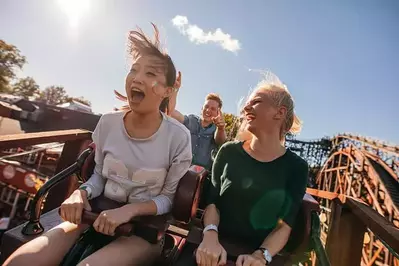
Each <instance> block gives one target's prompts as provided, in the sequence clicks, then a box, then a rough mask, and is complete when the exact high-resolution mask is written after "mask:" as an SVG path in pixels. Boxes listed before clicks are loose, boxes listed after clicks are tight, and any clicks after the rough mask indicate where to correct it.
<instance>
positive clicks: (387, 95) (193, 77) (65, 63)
mask: <svg viewBox="0 0 399 266" xmlns="http://www.w3.org/2000/svg"><path fill="white" fill-rule="evenodd" d="M86 1H87V2H88V6H86V8H83V11H82V12H81V13H78V11H79V6H77V7H73V6H72V7H71V8H66V7H65V6H63V5H62V4H60V1H58V0H53V1H52V0H42V1H39V0H38V1H30V0H25V1H22V0H20V1H15V0H3V1H2V4H1V7H2V8H1V9H0V38H2V39H4V40H5V41H7V42H9V43H12V44H15V45H16V46H17V47H18V48H19V49H20V50H21V51H22V53H23V54H24V55H26V57H27V59H28V62H29V64H27V65H26V66H25V68H24V70H23V72H22V73H21V74H20V75H21V76H32V77H34V78H35V80H36V81H37V82H38V84H39V85H40V86H41V87H42V88H44V87H46V86H49V85H63V86H64V87H65V88H66V90H67V91H68V93H69V94H71V95H73V96H84V97H85V98H87V99H89V100H90V101H91V102H92V105H93V110H94V111H96V112H100V113H104V112H108V111H111V110H112V108H113V107H114V106H120V103H119V102H118V101H117V100H115V99H114V96H113V90H114V89H117V90H120V91H123V90H124V78H125V75H126V73H127V70H128V68H129V61H128V60H127V58H126V53H125V44H126V33H127V31H128V30H130V29H133V28H134V27H135V26H136V25H139V26H141V27H142V28H143V29H144V30H145V31H146V32H150V30H151V28H150V24H149V22H150V21H152V22H154V23H156V24H157V25H158V26H159V27H160V30H161V36H162V39H163V41H164V43H165V44H166V45H165V46H166V48H167V49H168V50H169V52H170V53H171V56H172V58H173V60H174V62H175V64H176V66H177V68H178V69H179V70H181V71H182V72H183V87H182V88H181V91H180V93H179V98H178V109H179V110H180V111H182V112H183V113H199V110H200V108H201V105H202V102H203V99H204V97H205V95H206V94H207V93H209V92H218V93H219V94H220V95H221V96H222V97H223V100H224V103H225V107H224V111H225V112H231V113H236V112H237V102H238V100H239V99H240V97H242V96H245V95H247V92H248V90H249V89H250V88H251V87H253V86H255V85H256V83H257V82H258V80H259V79H260V75H259V73H257V72H251V71H248V68H252V69H270V70H272V71H273V72H274V73H275V74H277V75H278V77H279V78H280V79H281V80H282V81H283V82H284V83H286V84H287V85H288V89H289V90H290V91H291V93H292V95H293V96H294V99H295V102H296V111H297V114H298V115H299V116H300V118H301V119H302V120H303V122H304V128H303V131H302V133H301V135H300V138H303V139H314V138H320V137H323V136H331V135H334V134H336V133H338V132H352V133H358V134H361V135H363V136H371V137H375V138H378V139H382V140H386V141H391V142H394V143H397V144H399V119H398V114H399V112H398V109H399V108H398V104H399V87H398V84H399V1H395V0H386V1H377V0H374V1H372V0H353V1H347V0H334V1H320V0H302V1H294V0H292V1H282V0H278V1H277V0H275V1H268V0H251V1H239V0H230V1H227V0H219V1H214V0H203V1H183V0H181V1H180V0H178V1H162V0H158V1H155V0H149V1H138V0H118V1H116V0H113V1H112V0H109V1H106V0H80V1H77V2H78V3H86ZM68 2H69V3H74V2H76V0H69V1H68ZM171 3H173V5H172V4H171ZM67 10H70V12H69V13H68V12H66V11H67ZM68 14H69V15H68ZM79 14H80V15H79ZM78 15H79V16H78ZM76 16H77V17H78V18H80V19H79V20H78V22H77V23H76V20H73V18H74V17H76ZM176 16H183V17H186V18H187V20H188V23H189V24H186V25H185V27H184V28H183V29H184V30H186V31H185V33H186V34H182V32H181V31H179V28H178V27H176V26H175V25H174V24H173V23H172V19H173V18H175V17H176ZM190 25H191V28H190V29H191V31H190V30H189V32H191V33H193V34H194V35H190V34H189V33H187V29H188V28H189V27H190ZM193 25H196V26H197V27H198V28H193ZM199 28H200V29H202V30H203V32H205V33H207V32H211V33H212V32H214V31H215V30H216V29H217V28H220V29H221V31H223V33H225V34H229V35H230V38H231V39H233V41H230V43H229V42H228V41H229V38H228V36H227V35H218V37H219V40H225V41H227V42H226V43H227V45H225V48H226V47H227V48H226V49H224V48H223V47H222V45H220V43H216V42H212V41H208V42H207V43H202V44H197V43H196V42H195V40H204V36H203V35H201V34H198V29H199ZM193 29H197V31H194V30H193ZM180 30H181V28H180ZM200 33H201V32H200ZM190 36H192V38H194V41H192V40H190V38H189V37H190ZM193 36H194V37H193ZM209 36H213V35H208V37H209ZM201 38H202V39H201ZM210 39H212V38H210ZM214 39H215V38H213V40H214ZM234 40H237V41H236V42H234ZM237 42H238V43H239V46H240V49H239V50H236V51H235V52H232V51H229V50H228V48H229V49H230V50H233V48H234V47H235V48H237Z"/></svg>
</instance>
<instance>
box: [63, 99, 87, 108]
mask: <svg viewBox="0 0 399 266" xmlns="http://www.w3.org/2000/svg"><path fill="white" fill-rule="evenodd" d="M70 101H75V102H79V103H81V104H84V105H87V106H89V107H91V102H90V101H89V100H86V99H85V98H83V97H70V98H69V99H68V102H70Z"/></svg>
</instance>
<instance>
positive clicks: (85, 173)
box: [79, 142, 96, 182]
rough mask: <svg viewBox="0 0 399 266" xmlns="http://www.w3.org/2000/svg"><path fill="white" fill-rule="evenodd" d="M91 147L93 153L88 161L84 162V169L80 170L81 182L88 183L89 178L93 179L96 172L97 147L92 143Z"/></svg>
mask: <svg viewBox="0 0 399 266" xmlns="http://www.w3.org/2000/svg"><path fill="white" fill-rule="evenodd" d="M89 147H90V148H92V149H93V151H92V152H91V153H90V155H89V156H88V157H87V158H86V160H85V161H84V163H83V165H82V168H81V169H80V172H79V175H80V180H81V181H83V182H86V181H87V180H89V178H90V177H91V175H92V174H93V172H94V167H95V166H96V163H95V161H94V156H95V151H96V145H95V144H94V142H92V143H90V145H89Z"/></svg>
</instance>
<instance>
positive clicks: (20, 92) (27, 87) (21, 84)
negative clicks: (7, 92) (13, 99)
mask: <svg viewBox="0 0 399 266" xmlns="http://www.w3.org/2000/svg"><path fill="white" fill-rule="evenodd" d="M11 92H12V94H13V95H16V96H21V97H22V98H24V99H29V98H30V97H34V98H37V97H38V96H39V95H40V89H39V85H37V83H36V81H35V80H34V79H33V78H32V77H26V78H21V79H19V80H18V81H17V82H16V83H15V84H14V85H13V86H12V91H11Z"/></svg>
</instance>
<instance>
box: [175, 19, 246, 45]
mask: <svg viewBox="0 0 399 266" xmlns="http://www.w3.org/2000/svg"><path fill="white" fill-rule="evenodd" d="M172 23H173V25H174V26H175V27H176V28H177V29H178V30H179V31H180V33H181V34H183V35H186V36H187V37H188V39H189V40H190V41H191V42H193V43H196V44H205V43H209V42H214V43H217V44H219V45H220V46H221V47H222V48H223V49H224V50H227V51H230V52H233V53H236V52H237V51H238V50H240V49H241V43H240V42H239V41H238V40H237V39H233V38H232V37H231V35H230V34H228V33H224V32H223V31H222V30H221V29H220V28H217V29H216V30H215V31H213V32H212V31H208V32H205V31H204V30H203V29H201V28H200V27H198V26H197V25H194V24H190V23H189V22H188V19H187V17H186V16H179V15H177V16H175V17H174V18H173V19H172Z"/></svg>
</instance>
